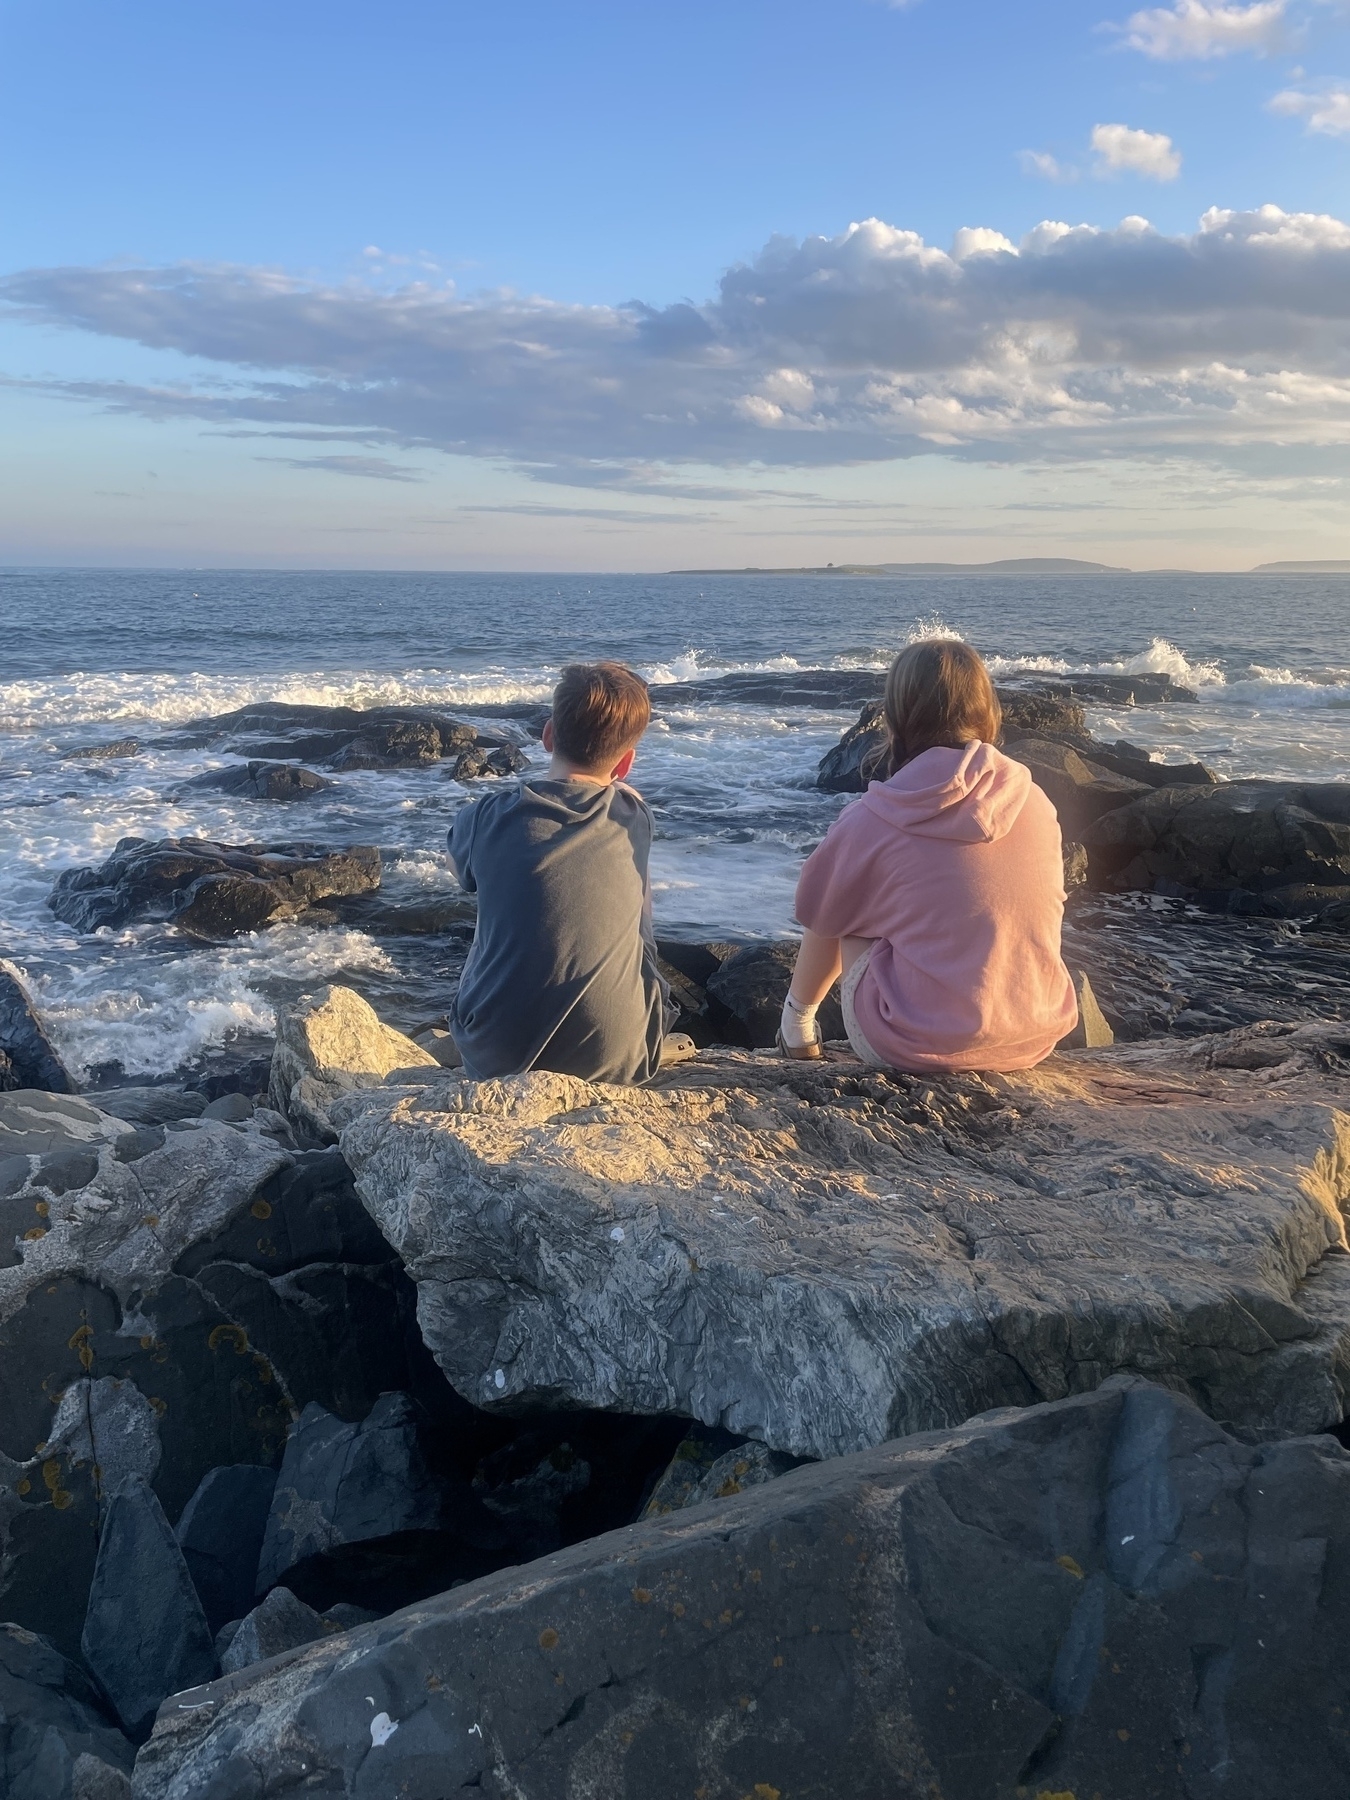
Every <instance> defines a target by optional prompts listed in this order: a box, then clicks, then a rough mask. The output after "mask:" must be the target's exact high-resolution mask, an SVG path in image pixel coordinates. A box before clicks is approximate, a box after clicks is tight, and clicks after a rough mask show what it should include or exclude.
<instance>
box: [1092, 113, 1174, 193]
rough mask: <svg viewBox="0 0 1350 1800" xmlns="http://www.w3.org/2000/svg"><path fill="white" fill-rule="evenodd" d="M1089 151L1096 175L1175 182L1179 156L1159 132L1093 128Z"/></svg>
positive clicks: (1120, 128)
mask: <svg viewBox="0 0 1350 1800" xmlns="http://www.w3.org/2000/svg"><path fill="white" fill-rule="evenodd" d="M1092 148H1093V150H1094V152H1095V153H1096V156H1097V168H1096V170H1095V173H1097V174H1099V175H1125V174H1128V175H1142V176H1144V177H1145V178H1146V179H1147V180H1149V181H1175V180H1176V178H1177V176H1178V175H1180V173H1181V153H1180V152H1179V151H1178V150H1177V149H1176V148H1175V146H1174V145H1173V143H1172V140H1171V138H1170V137H1168V136H1167V134H1166V133H1165V132H1162V131H1135V130H1132V129H1131V127H1130V126H1128V125H1094V126H1093V127H1092Z"/></svg>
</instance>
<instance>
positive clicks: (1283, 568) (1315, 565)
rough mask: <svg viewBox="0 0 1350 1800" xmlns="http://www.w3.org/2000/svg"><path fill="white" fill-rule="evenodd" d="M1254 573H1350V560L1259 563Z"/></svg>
mask: <svg viewBox="0 0 1350 1800" xmlns="http://www.w3.org/2000/svg"><path fill="white" fill-rule="evenodd" d="M1252 574H1253V575H1350V562H1333V561H1323V562H1273V563H1258V564H1257V566H1256V567H1255V568H1254V569H1253V570H1252Z"/></svg>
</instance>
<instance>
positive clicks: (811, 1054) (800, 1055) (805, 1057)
mask: <svg viewBox="0 0 1350 1800" xmlns="http://www.w3.org/2000/svg"><path fill="white" fill-rule="evenodd" d="M778 1052H779V1055H780V1056H786V1057H787V1058H788V1060H789V1061H790V1062H819V1061H820V1059H821V1057H822V1056H824V1054H825V1052H824V1050H823V1049H822V1048H821V1044H820V1039H819V1038H817V1039H816V1041H815V1042H814V1043H813V1044H795V1045H793V1044H789V1043H787V1042H786V1041H785V1039H784V1037H783V1034H782V1032H781V1031H780V1032H779V1033H778Z"/></svg>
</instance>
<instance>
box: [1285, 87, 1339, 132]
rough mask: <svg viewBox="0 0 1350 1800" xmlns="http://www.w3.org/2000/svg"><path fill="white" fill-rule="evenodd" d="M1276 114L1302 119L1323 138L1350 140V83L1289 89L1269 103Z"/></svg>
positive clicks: (1308, 127) (1312, 130)
mask: <svg viewBox="0 0 1350 1800" xmlns="http://www.w3.org/2000/svg"><path fill="white" fill-rule="evenodd" d="M1267 105H1268V107H1269V109H1270V111H1271V112H1273V113H1283V114H1285V115H1286V116H1287V117H1289V118H1294V119H1303V120H1304V121H1305V122H1306V125H1307V129H1308V130H1309V131H1310V132H1316V133H1318V134H1319V135H1320V136H1322V137H1350V83H1346V82H1332V83H1328V85H1327V86H1325V87H1321V88H1315V89H1312V90H1311V91H1310V90H1308V89H1304V88H1286V89H1285V90H1284V92H1283V93H1280V94H1276V95H1275V97H1274V99H1273V100H1270V101H1268V102H1267Z"/></svg>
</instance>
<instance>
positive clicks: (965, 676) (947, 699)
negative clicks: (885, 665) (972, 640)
mask: <svg viewBox="0 0 1350 1800" xmlns="http://www.w3.org/2000/svg"><path fill="white" fill-rule="evenodd" d="M883 711H884V717H885V721H886V731H887V735H888V736H889V738H890V754H889V756H882V757H879V758H878V763H879V765H880V766H879V767H877V768H876V769H874V770H872V771H869V772H870V773H872V774H873V775H874V776H875V777H879V778H881V779H882V780H885V779H887V778H888V777H890V776H892V775H894V774H895V772H896V770H897V769H899V768H903V766H904V765H905V763H907V762H909V761H911V760H912V758H914V757H916V756H921V755H922V754H923V752H924V751H925V750H932V749H934V748H935V747H936V746H937V745H939V744H943V745H946V746H947V747H948V748H950V749H953V750H959V749H961V747H962V746H963V745H965V744H976V743H985V744H994V743H997V742H998V734H999V732H1000V731H1001V730H1002V728H1003V708H1002V707H1001V706H1000V705H999V703H998V695H997V694H996V693H995V692H994V684H993V682H992V681H990V679H989V671H988V669H986V668H985V666H984V662H983V660H982V658H981V657H980V655H979V653H978V652H977V651H975V650H972V649H971V647H970V645H969V644H963V643H962V642H961V640H960V639H959V638H925V639H923V640H922V641H921V642H919V643H917V644H910V645H909V647H908V648H907V649H905V650H902V651H901V652H900V654H899V656H897V657H896V659H895V661H894V662H893V663H892V664H891V669H890V673H889V675H887V677H886V700H885V706H884V709H883Z"/></svg>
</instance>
